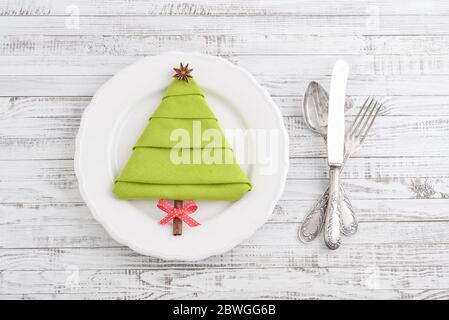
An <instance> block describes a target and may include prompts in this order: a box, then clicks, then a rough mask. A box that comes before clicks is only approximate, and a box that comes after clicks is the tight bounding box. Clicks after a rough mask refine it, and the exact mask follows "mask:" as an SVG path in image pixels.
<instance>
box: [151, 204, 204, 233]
mask: <svg viewBox="0 0 449 320" xmlns="http://www.w3.org/2000/svg"><path fill="white" fill-rule="evenodd" d="M157 207H158V208H159V209H161V210H162V211H164V212H166V213H167V215H166V216H165V217H164V218H163V219H162V220H161V221H159V223H160V224H166V223H167V222H169V221H170V220H172V219H174V218H179V219H181V220H182V221H184V222H185V223H187V225H188V226H189V227H196V226H199V225H200V223H199V222H198V221H195V220H194V219H192V218H191V217H190V216H189V214H191V213H194V212H195V211H196V209H198V206H197V205H196V203H195V202H194V201H192V200H189V201H187V202H185V203H184V204H183V206H182V207H181V208H175V207H173V206H172V205H171V204H170V203H169V202H168V201H167V200H163V199H160V200H159V202H158V203H157Z"/></svg>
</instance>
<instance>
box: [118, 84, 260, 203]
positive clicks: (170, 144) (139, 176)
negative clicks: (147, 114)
mask: <svg viewBox="0 0 449 320" xmlns="http://www.w3.org/2000/svg"><path fill="white" fill-rule="evenodd" d="M195 133H196V135H195ZM217 133H218V135H217ZM201 137H203V138H201ZM249 190H251V183H250V182H249V180H248V178H247V177H246V176H245V174H244V173H243V171H242V170H241V168H240V166H239V165H238V164H237V163H236V160H235V156H234V152H233V150H232V148H231V147H230V145H229V143H228V142H227V141H226V138H225V136H224V134H223V131H222V130H221V128H220V126H219V124H218V120H217V118H216V117H215V115H214V114H213V112H212V111H211V109H210V108H209V106H208V105H207V103H206V100H205V99H204V93H203V91H202V90H201V88H200V87H199V86H198V84H197V83H196V82H195V80H193V79H189V81H188V82H187V81H182V80H178V79H175V80H173V81H172V83H171V84H170V86H169V87H168V88H167V90H166V92H165V93H164V97H163V98H162V102H161V103H160V105H159V106H158V108H157V109H156V111H155V112H154V113H153V115H152V116H151V118H150V120H149V122H148V125H147V127H146V128H145V130H144V131H143V133H142V135H141V136H140V138H139V139H138V141H137V143H136V144H135V146H134V148H133V152H132V154H131V157H130V158H129V160H128V162H127V163H126V165H125V167H124V168H123V169H122V172H121V173H120V175H119V176H118V177H117V179H116V180H115V184H114V188H113V193H114V194H115V195H116V196H117V197H118V198H120V199H147V198H157V199H159V198H161V199H176V200H190V199H192V200H237V199H239V198H241V197H242V196H243V195H244V194H245V193H246V192H248V191H249Z"/></svg>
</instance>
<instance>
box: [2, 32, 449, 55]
mask: <svg viewBox="0 0 449 320" xmlns="http://www.w3.org/2000/svg"><path fill="white" fill-rule="evenodd" d="M180 45H181V46H182V50H184V51H199V52H203V53H208V54H213V55H254V54H258V55H278V56H279V55H298V54H309V55H315V54H322V55H341V54H344V55H353V56H356V55H362V54H372V55H393V54H394V55H404V56H410V55H422V56H429V59H430V56H432V55H445V54H446V53H447V52H448V50H449V36H445V35H425V36H420V35H409V36H401V35H389V36H369V35H364V36H362V35H355V36H354V35H351V36H338V35H337V36H326V35H308V34H306V35H291V34H277V33H275V34H264V35H259V34H250V35H247V34H232V35H230V34H227V35H226V34H221V33H217V34H213V35H198V34H192V33H188V34H182V35H122V36H121V35H114V36H103V35H87V36H73V35H71V36H52V35H14V34H12V35H0V55H2V56H28V55H32V56H35V55H37V56H47V55H49V56H83V55H100V56H103V55H108V56H109V55H112V56H143V55H154V54H159V53H161V52H164V51H173V50H180Z"/></svg>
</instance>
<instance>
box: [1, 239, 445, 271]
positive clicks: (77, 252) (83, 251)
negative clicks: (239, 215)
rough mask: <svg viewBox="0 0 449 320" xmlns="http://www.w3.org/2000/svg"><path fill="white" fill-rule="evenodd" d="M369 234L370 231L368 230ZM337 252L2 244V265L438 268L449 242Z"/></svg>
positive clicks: (26, 268) (48, 267) (54, 267)
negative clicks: (186, 251)
mask: <svg viewBox="0 0 449 320" xmlns="http://www.w3.org/2000/svg"><path fill="white" fill-rule="evenodd" d="M365 236H366V235H365ZM344 240H345V246H344V247H342V249H343V248H345V249H344V250H341V251H340V252H339V253H338V254H328V252H327V251H325V250H323V248H322V246H321V244H320V242H322V239H321V238H319V239H317V240H316V241H315V242H313V243H311V244H308V245H305V244H301V243H298V244H297V246H294V244H292V245H289V246H287V247H278V248H277V249H275V248H273V247H271V246H270V247H264V246H258V245H245V244H242V245H239V246H237V247H235V248H234V249H232V250H231V251H230V252H228V253H225V254H222V255H218V256H214V257H210V258H208V259H205V260H202V261H194V262H183V261H164V260H160V259H157V258H152V257H147V256H143V255H139V254H137V253H136V252H134V251H132V250H131V249H129V248H127V247H111V248H24V249H0V269H1V270H9V271H38V270H42V271H49V270H54V271H57V270H59V271H64V270H66V269H67V268H68V267H69V266H77V267H78V268H79V269H80V270H121V269H127V270H160V269H164V270H168V269H172V270H179V269H180V270H182V269H200V268H201V269H202V268H211V269H212V268H228V269H242V268H261V269H264V268H307V269H312V268H353V267H372V266H374V265H375V266H378V267H379V268H384V269H397V268H416V267H420V268H437V267H441V266H446V265H447V263H448V262H449V257H448V254H447V248H448V247H447V244H437V243H434V244H425V243H422V244H414V246H413V249H411V247H410V246H409V245H407V244H397V245H378V244H358V245H357V246H355V245H351V243H350V242H351V239H346V238H345V239H344Z"/></svg>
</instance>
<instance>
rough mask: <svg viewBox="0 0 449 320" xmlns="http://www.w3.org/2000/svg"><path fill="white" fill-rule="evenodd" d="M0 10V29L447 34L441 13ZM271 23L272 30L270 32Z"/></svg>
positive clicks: (24, 31) (55, 32) (14, 31)
mask: <svg viewBox="0 0 449 320" xmlns="http://www.w3.org/2000/svg"><path fill="white" fill-rule="evenodd" d="M400 21H401V23H398V17H397V16H381V15H379V16H377V15H373V16H368V17H367V16H253V17H250V16H241V17H240V16H224V17H220V16H218V17H209V16H158V17H145V16H80V17H79V23H78V22H76V23H73V17H69V16H68V17H64V16H45V17H42V16H40V17H39V16H0V26H1V28H0V35H3V36H5V35H83V36H84V35H99V34H100V35H133V36H136V35H147V36H148V35H182V34H189V33H192V30H194V33H195V34H196V35H217V34H220V35H234V34H246V35H249V34H251V35H252V34H258V35H266V34H270V33H276V34H294V35H327V36H329V35H334V36H336V35H341V36H348V35H353V36H360V35H449V31H448V30H449V21H448V19H447V17H446V16H401V17H400ZM274 26H275V28H276V29H275V32H270V30H273V29H272V28H273V27H274Z"/></svg>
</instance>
